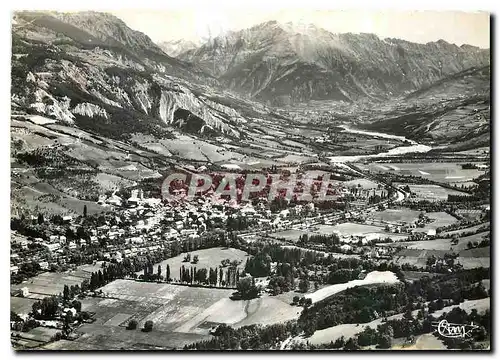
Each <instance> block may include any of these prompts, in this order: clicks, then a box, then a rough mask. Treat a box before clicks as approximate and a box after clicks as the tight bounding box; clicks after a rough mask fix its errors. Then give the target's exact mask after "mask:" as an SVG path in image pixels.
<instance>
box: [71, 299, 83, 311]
mask: <svg viewBox="0 0 500 360" xmlns="http://www.w3.org/2000/svg"><path fill="white" fill-rule="evenodd" d="M71 306H73V307H74V308H75V310H76V311H77V312H80V311H82V303H81V302H80V301H78V300H74V301H73V302H72V303H71Z"/></svg>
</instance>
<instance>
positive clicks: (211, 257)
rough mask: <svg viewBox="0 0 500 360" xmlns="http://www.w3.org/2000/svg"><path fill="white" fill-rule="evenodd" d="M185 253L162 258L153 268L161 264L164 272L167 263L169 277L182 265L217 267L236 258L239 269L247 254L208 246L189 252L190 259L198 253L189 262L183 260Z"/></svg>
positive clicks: (199, 267)
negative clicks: (195, 259)
mask: <svg viewBox="0 0 500 360" xmlns="http://www.w3.org/2000/svg"><path fill="white" fill-rule="evenodd" d="M186 254H187V253H182V254H180V255H177V256H175V257H173V258H170V259H167V260H164V261H162V262H160V263H158V264H154V265H153V268H154V270H155V271H156V269H157V267H158V265H161V268H162V271H163V272H165V271H166V270H165V269H166V268H167V264H168V265H169V266H170V271H171V277H172V278H177V277H178V274H179V269H180V267H181V266H182V265H184V266H187V267H189V266H196V267H197V268H198V269H201V268H207V269H208V268H210V267H213V268H215V267H218V266H220V265H221V261H222V260H224V259H229V260H230V261H233V260H236V261H239V262H240V264H239V265H238V268H239V269H242V268H244V267H245V261H246V259H247V257H248V254H247V253H246V252H244V251H242V250H238V249H232V248H222V247H217V248H210V249H202V250H195V251H192V252H190V254H191V259H193V257H194V255H198V263H196V264H191V263H189V262H184V261H183V260H184V257H185V256H186ZM142 273H143V272H142V271H139V272H137V275H140V274H142Z"/></svg>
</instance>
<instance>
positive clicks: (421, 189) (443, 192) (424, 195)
mask: <svg viewBox="0 0 500 360" xmlns="http://www.w3.org/2000/svg"><path fill="white" fill-rule="evenodd" d="M408 186H409V187H410V190H411V192H412V193H415V196H416V198H417V200H427V201H443V200H447V199H448V195H462V196H469V194H467V193H465V192H461V191H457V190H452V189H447V188H444V187H442V186H439V185H432V184H419V185H416V184H409V185H408ZM412 199H415V198H413V197H412Z"/></svg>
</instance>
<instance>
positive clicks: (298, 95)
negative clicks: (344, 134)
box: [178, 21, 490, 104]
mask: <svg viewBox="0 0 500 360" xmlns="http://www.w3.org/2000/svg"><path fill="white" fill-rule="evenodd" d="M178 57H179V59H182V60H185V61H189V62H191V63H193V64H196V65H198V66H200V67H201V68H202V69H204V70H205V71H206V72H209V73H211V74H212V75H214V76H215V77H217V78H218V79H219V80H220V81H221V82H222V83H223V84H226V85H228V86H229V87H230V88H231V89H233V90H235V91H238V92H240V93H243V94H246V95H248V96H252V97H253V98H255V99H258V100H261V101H267V102H269V103H272V104H289V103H293V102H297V101H308V100H326V99H328V100H342V101H350V102H353V101H356V100H358V99H365V98H369V99H373V100H381V99H387V98H391V97H394V96H399V95H402V94H408V93H410V92H412V91H415V90H418V89H419V88H420V87H422V86H427V85H430V84H431V83H433V82H435V81H438V80H440V79H442V78H444V77H446V76H449V75H451V74H453V73H457V72H460V71H463V70H465V69H468V68H471V67H475V66H477V67H480V66H485V65H489V62H490V59H489V57H490V52H489V50H487V49H486V50H485V49H480V48H477V47H473V46H470V45H463V46H460V47H459V46H457V45H454V44H449V43H447V42H446V41H443V40H438V41H436V42H430V43H427V44H417V43H411V42H409V41H404V40H399V39H390V38H388V39H380V38H378V37H377V36H376V35H374V34H352V33H347V34H332V33H330V32H328V31H326V30H324V29H321V28H318V27H316V26H314V25H311V26H306V27H304V28H302V29H297V28H296V27H294V26H293V25H292V24H280V23H278V22H276V21H270V22H266V23H263V24H259V25H256V26H253V27H251V28H250V29H245V30H241V31H230V32H228V33H227V34H224V35H220V36H218V37H216V38H214V39H212V40H210V41H208V42H207V43H205V44H203V45H202V46H200V47H199V48H197V49H192V50H188V51H186V52H184V53H182V54H180V55H178Z"/></svg>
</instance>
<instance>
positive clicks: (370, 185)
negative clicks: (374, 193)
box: [343, 179, 379, 190]
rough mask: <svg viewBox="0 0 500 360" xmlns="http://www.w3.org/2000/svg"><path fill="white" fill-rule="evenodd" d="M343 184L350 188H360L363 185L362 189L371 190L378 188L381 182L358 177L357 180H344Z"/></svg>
mask: <svg viewBox="0 0 500 360" xmlns="http://www.w3.org/2000/svg"><path fill="white" fill-rule="evenodd" d="M343 185H344V186H346V187H348V188H353V187H355V188H358V187H359V186H360V185H361V188H362V189H365V190H371V189H377V188H378V186H379V184H377V183H376V182H373V181H371V180H368V179H356V180H350V181H344V182H343Z"/></svg>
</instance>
